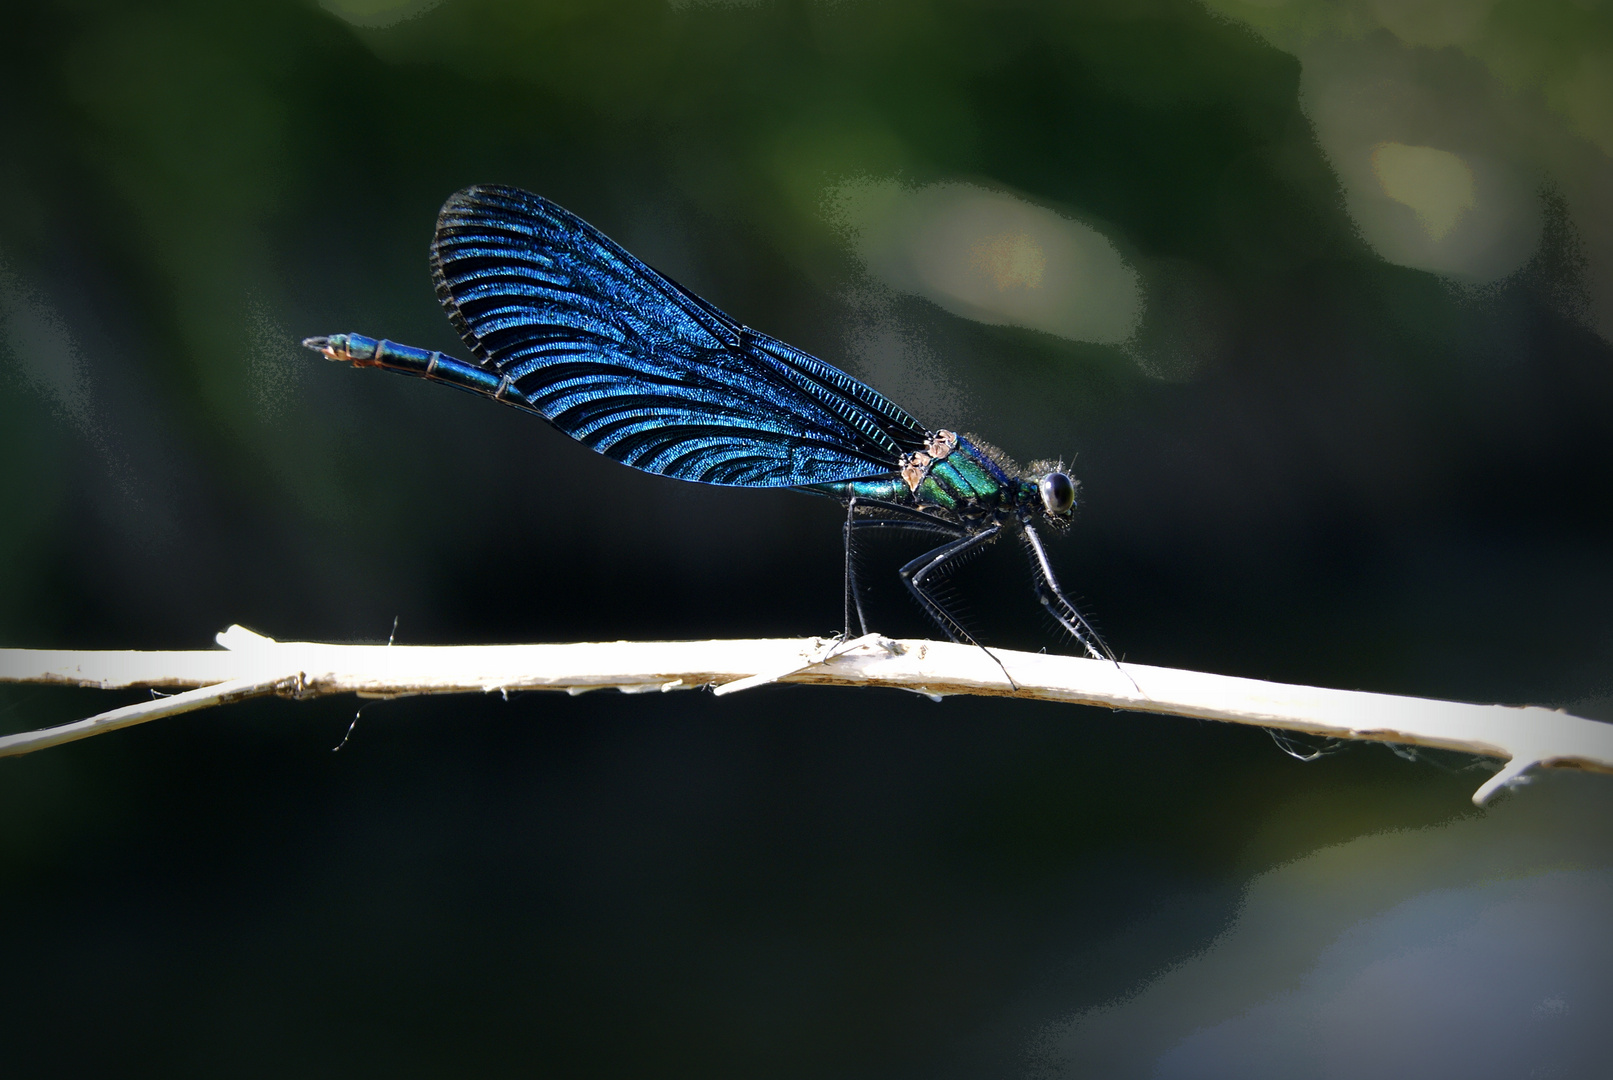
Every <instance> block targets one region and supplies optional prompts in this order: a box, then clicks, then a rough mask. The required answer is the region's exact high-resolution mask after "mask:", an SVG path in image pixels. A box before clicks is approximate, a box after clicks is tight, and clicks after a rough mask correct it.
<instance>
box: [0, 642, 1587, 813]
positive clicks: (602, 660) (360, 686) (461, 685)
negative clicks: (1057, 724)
mask: <svg viewBox="0 0 1613 1080" xmlns="http://www.w3.org/2000/svg"><path fill="white" fill-rule="evenodd" d="M218 643H219V644H220V645H222V646H223V647H224V651H216V650H215V651H207V652H51V651H46V650H38V649H0V682H35V683H57V684H64V685H72V686H92V687H100V688H102V689H108V690H110V689H118V688H125V687H135V686H142V687H154V688H155V687H200V688H201V689H195V690H190V691H188V692H186V693H181V694H176V695H174V696H172V697H164V698H157V699H155V700H153V701H150V702H142V703H140V704H137V705H130V706H127V707H125V708H121V709H114V710H113V711H111V712H107V713H102V714H101V715H99V716H93V717H90V718H89V719H87V720H80V721H78V722H76V723H72V724H65V725H62V726H61V727H55V728H46V729H43V730H40V731H30V732H22V733H20V734H16V735H8V736H5V737H3V738H0V757H5V756H11V755H16V754H26V753H29V752H30V751H33V750H41V749H44V748H45V747H47V746H56V745H58V744H60V743H64V742H71V741H73V740H75V739H83V738H87V737H88V736H90V735H98V734H100V733H101V732H104V731H111V730H113V729H115V728H120V727H128V726H129V725H131V724H139V723H143V722H145V721H147V720H155V719H156V718H157V717H159V716H171V715H173V714H175V713H181V712H188V711H190V710H192V709H201V708H206V707H208V706H212V705H223V704H226V703H228V702H232V701H240V700H244V699H246V698H249V697H258V696H262V695H266V694H280V695H282V696H287V697H297V698H302V697H313V696H317V695H322V694H340V693H357V694H359V695H360V696H363V697H403V696H408V695H412V694H456V693H471V692H476V693H493V692H504V693H508V692H510V691H519V690H565V691H567V692H569V693H572V694H580V693H584V692H586V691H589V690H600V689H607V688H614V689H616V690H620V691H622V692H624V693H644V692H648V691H657V692H661V691H667V690H689V689H696V688H699V687H704V686H714V687H715V693H716V694H718V695H723V694H729V693H733V692H735V691H739V690H744V689H749V688H751V687H754V686H760V685H763V684H766V683H770V682H788V683H812V684H817V685H825V686H892V687H899V688H902V689H905V690H912V691H916V692H918V693H921V694H927V695H929V696H931V697H934V698H937V699H939V698H941V697H944V696H947V695H951V694H992V695H997V696H1002V697H1019V698H1035V699H1038V700H1042V701H1063V702H1072V703H1076V704H1082V705H1099V706H1104V707H1106V708H1112V709H1129V710H1135V711H1139V712H1151V713H1163V714H1166V715H1172V716H1192V717H1199V718H1201V719H1205V720H1225V721H1229V722H1231V723H1236V724H1253V725H1256V726H1259V727H1264V728H1278V729H1281V730H1284V731H1299V732H1306V733H1308V734H1313V735H1323V736H1329V737H1331V738H1336V739H1365V740H1370V741H1373V742H1385V743H1402V744H1406V745H1411V746H1427V747H1434V748H1438V749H1442V750H1457V751H1461V752H1464V753H1469V754H1479V755H1482V756H1485V757H1492V758H1499V759H1501V760H1502V761H1504V762H1506V764H1505V765H1504V766H1503V767H1502V769H1501V771H1500V772H1498V773H1496V774H1495V776H1493V777H1491V778H1490V780H1489V781H1487V782H1486V783H1485V784H1484V785H1483V786H1482V787H1480V788H1479V790H1478V791H1477V792H1475V793H1474V795H1473V801H1474V802H1475V803H1477V804H1478V805H1480V806H1482V805H1484V804H1485V803H1486V802H1487V801H1489V799H1490V798H1491V797H1492V796H1493V795H1495V794H1496V793H1497V792H1498V791H1500V790H1501V789H1503V788H1504V787H1507V786H1509V785H1511V784H1515V783H1521V782H1524V776H1523V774H1524V773H1525V772H1526V771H1527V770H1529V769H1531V768H1534V767H1536V766H1540V767H1546V768H1578V769H1590V770H1594V771H1597V772H1610V773H1613V724H1603V723H1599V722H1597V721H1595V720H1585V719H1581V718H1580V717H1577V716H1569V715H1567V714H1565V713H1562V712H1558V711H1553V710H1550V709H1543V708H1537V707H1533V706H1528V707H1512V706H1504V705H1468V704H1463V703H1460V702H1454V701H1434V700H1430V699H1427V698H1412V697H1399V696H1396V695H1391V694H1368V693H1362V692H1360V691H1352V690H1324V689H1319V688H1317V687H1311V686H1293V685H1288V684H1285V683H1271V682H1262V681H1260V680H1258V679H1238V678H1232V677H1229V676H1225V675H1207V674H1203V673H1200V672H1193V671H1179V670H1175V669H1172V668H1157V667H1148V666H1146V665H1143V664H1124V665H1121V664H1113V663H1110V662H1108V661H1104V660H1088V659H1085V658H1082V657H1074V656H1049V655H1046V654H1042V653H1023V652H1011V651H1008V650H1003V649H993V650H992V651H991V654H990V655H989V656H988V655H987V654H986V653H985V652H984V651H983V650H981V649H977V648H973V647H970V646H965V645H954V644H951V643H947V642H936V641H892V640H889V639H887V638H882V637H880V636H879V635H877V634H868V635H866V636H864V637H861V638H857V639H855V640H853V641H848V642H837V641H831V640H825V639H822V638H801V639H794V638H786V639H771V640H767V639H764V640H752V641H668V642H630V641H617V642H609V643H603V644H574V645H474V646H448V647H437V646H421V645H321V644H314V643H310V642H279V641H275V640H274V639H272V638H266V637H263V636H261V635H259V634H254V633H253V632H252V631H250V630H246V629H244V628H242V627H239V626H232V627H230V628H229V629H228V630H226V631H224V632H223V633H221V634H219V635H218ZM1005 674H1006V676H1011V677H1012V682H1010V681H1009V679H1008V678H1007V677H1005Z"/></svg>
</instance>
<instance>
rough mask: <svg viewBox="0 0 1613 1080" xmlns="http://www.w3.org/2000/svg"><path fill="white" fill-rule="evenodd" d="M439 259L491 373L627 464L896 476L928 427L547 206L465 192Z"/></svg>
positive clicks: (820, 479) (700, 474) (729, 478)
mask: <svg viewBox="0 0 1613 1080" xmlns="http://www.w3.org/2000/svg"><path fill="white" fill-rule="evenodd" d="M431 262H432V272H433V275H434V277H435V279H436V282H437V296H438V298H439V299H440V300H441V301H442V303H443V306H444V307H445V308H446V309H447V311H448V315H449V317H450V318H451V319H452V320H453V322H454V325H455V327H456V328H457V329H458V330H459V333H460V335H461V336H462V337H463V338H464V339H465V343H466V344H467V345H469V346H470V348H471V349H472V350H473V351H474V352H475V353H476V355H477V356H478V357H480V358H481V360H482V362H483V363H484V364H486V365H488V366H489V367H491V368H493V369H495V370H497V371H498V372H499V373H501V374H503V375H505V376H507V377H508V378H509V379H510V380H511V389H512V390H513V391H514V393H516V394H517V395H519V396H520V397H522V398H524V399H525V400H526V401H527V402H528V403H529V404H530V405H531V406H532V407H533V408H534V409H536V410H537V411H538V412H540V413H542V414H543V416H544V417H546V418H547V419H548V420H549V422H550V423H552V424H554V425H555V426H556V427H558V428H559V429H560V430H561V431H564V432H565V433H566V434H568V435H570V436H571V437H572V438H574V439H576V440H578V441H579V442H581V443H584V444H585V445H587V446H590V447H592V448H593V449H595V450H598V451H599V452H600V453H602V454H605V455H607V456H609V457H611V458H614V459H615V460H617V461H620V462H622V463H623V464H625V465H631V466H633V467H634V468H636V469H643V470H644V471H646V472H652V473H659V474H661V475H664V476H675V477H678V478H680V479H683V480H696V481H699V482H701V483H707V484H732V485H743V486H750V487H790V486H798V485H806V484H823V483H830V482H833V481H837V480H849V479H855V478H858V477H866V476H872V475H879V474H883V473H888V472H890V471H892V470H893V469H895V467H896V460H897V458H898V457H899V456H900V455H901V454H902V453H904V452H907V451H911V450H916V449H919V448H921V447H922V446H923V445H924V437H925V434H926V432H925V429H924V426H923V425H922V424H920V423H919V422H918V421H917V420H915V419H913V417H911V416H909V415H908V414H907V413H906V412H904V411H903V410H901V409H899V408H897V407H896V406H895V405H893V404H892V403H891V402H889V401H887V400H886V399H885V398H884V397H882V396H880V395H879V394H878V393H876V392H874V391H873V390H872V389H870V388H869V387H867V386H864V385H863V384H862V383H860V382H858V381H857V380H856V379H853V378H852V377H851V376H849V375H847V374H846V373H845V372H843V371H839V370H837V369H836V368H833V367H831V366H829V365H828V364H825V363H823V362H822V361H821V360H817V359H815V358H814V357H811V356H809V355H807V354H806V353H804V352H801V351H800V350H799V349H795V348H792V347H791V346H789V345H786V344H785V343H784V342H782V341H779V340H777V339H775V338H771V337H768V336H767V335H765V334H758V333H756V332H755V331H753V330H749V329H746V328H744V327H742V326H740V325H739V324H738V323H736V322H734V321H733V320H732V319H730V318H729V317H728V316H726V315H724V314H723V313H722V312H720V311H718V310H717V309H716V308H714V307H712V306H711V305H710V304H708V303H706V302H705V301H704V300H701V299H700V298H699V297H697V296H695V295H694V294H693V293H691V292H689V291H688V290H686V289H684V288H683V287H682V286H680V285H678V284H677V283H676V282H673V281H671V280H669V279H667V278H665V277H663V276H661V275H660V274H658V273H657V272H656V271H654V270H652V269H650V268H649V267H648V266H645V265H644V264H643V263H641V262H639V260H637V259H635V258H634V257H633V256H632V255H629V254H628V253H627V252H626V251H623V250H622V249H621V248H620V247H618V246H617V245H616V244H615V243H613V242H612V241H611V240H610V239H608V238H607V237H606V236H604V235H603V234H602V233H600V232H599V231H598V230H597V229H595V228H594V227H593V226H591V225H589V224H588V223H587V222H585V221H583V220H582V219H581V218H578V217H577V216H576V215H574V214H572V213H570V212H569V211H567V210H564V209H562V208H561V207H559V206H556V205H555V204H554V203H552V202H550V201H549V200H547V199H545V198H543V197H542V196H540V195H533V194H531V193H529V192H525V191H521V190H519V189H516V188H509V187H495V186H483V187H473V188H467V189H466V190H464V191H461V192H459V193H458V194H456V195H454V196H453V197H451V198H450V199H449V200H448V202H447V203H446V204H444V206H443V208H442V213H441V214H440V215H439V216H438V219H437V236H436V239H435V240H434V241H433V243H432V259H431Z"/></svg>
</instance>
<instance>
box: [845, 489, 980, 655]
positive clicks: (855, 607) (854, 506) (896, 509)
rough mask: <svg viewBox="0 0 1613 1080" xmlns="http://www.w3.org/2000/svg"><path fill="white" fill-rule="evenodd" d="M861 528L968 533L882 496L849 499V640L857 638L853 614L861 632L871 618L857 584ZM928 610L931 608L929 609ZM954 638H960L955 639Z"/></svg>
mask: <svg viewBox="0 0 1613 1080" xmlns="http://www.w3.org/2000/svg"><path fill="white" fill-rule="evenodd" d="M858 510H868V511H873V512H876V513H878V512H883V513H886V514H889V515H891V516H889V517H863V518H859V517H858V516H857V511H858ZM858 529H905V530H907V531H909V532H928V533H936V534H939V535H941V536H950V537H953V538H957V537H961V536H963V535H965V530H964V529H963V528H962V527H961V526H959V525H955V524H953V523H952V522H950V521H946V520H944V519H942V518H938V517H934V516H932V515H930V514H927V513H925V512H924V511H922V510H918V509H915V508H913V507H911V506H903V505H901V504H900V503H893V502H885V501H884V500H882V499H865V498H860V497H853V498H850V499H847V500H846V524H845V528H844V530H843V531H844V535H845V543H846V604H845V616H846V640H848V641H849V640H850V639H851V638H852V637H853V634H852V632H851V617H852V615H853V614H855V615H856V616H857V633H858V635H861V634H866V633H868V620H867V619H866V618H865V617H864V616H863V600H862V590H861V589H860V588H859V587H858V585H857V560H856V557H855V552H854V551H853V537H854V535H855V531H856V530H858ZM925 610H926V611H928V608H926V609H925ZM953 640H954V641H956V640H957V639H956V638H954V639H953Z"/></svg>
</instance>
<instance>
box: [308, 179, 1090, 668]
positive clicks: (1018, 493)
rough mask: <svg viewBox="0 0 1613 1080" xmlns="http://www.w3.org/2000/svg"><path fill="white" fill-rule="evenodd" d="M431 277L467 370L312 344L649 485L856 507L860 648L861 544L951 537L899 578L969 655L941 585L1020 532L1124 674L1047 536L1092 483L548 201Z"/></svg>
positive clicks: (509, 192) (850, 513)
mask: <svg viewBox="0 0 1613 1080" xmlns="http://www.w3.org/2000/svg"><path fill="white" fill-rule="evenodd" d="M431 271H432V276H433V278H434V279H435V281H436V285H437V297H438V299H439V300H441V301H442V305H443V307H444V308H445V309H446V310H447V312H448V317H449V319H451V320H452V321H453V324H454V327H455V329H457V330H458V331H459V334H460V336H461V337H462V338H463V339H464V341H465V344H466V345H467V346H468V347H469V348H470V350H471V352H472V353H474V354H475V356H476V358H477V360H476V362H475V363H467V362H465V361H463V360H457V359H455V358H453V357H451V356H447V355H444V354H443V353H440V352H435V351H432V350H429V349H417V348H414V347H412V346H408V345H399V344H397V343H395V342H392V341H386V340H377V339H375V338H370V337H365V336H364V335H362V334H332V335H330V336H329V337H312V338H308V339H307V340H306V341H304V342H303V344H304V345H307V346H308V347H309V348H311V349H317V350H318V351H319V352H321V353H324V354H325V355H326V356H327V357H329V358H330V359H332V360H340V361H346V362H350V363H352V364H354V365H355V366H358V367H380V368H386V369H387V370H389V371H398V372H402V373H404V374H406V375H417V376H423V377H425V378H428V379H433V380H435V381H437V382H442V383H447V384H448V385H450V386H455V387H458V388H459V389H461V390H469V391H471V392H472V393H475V394H480V395H482V396H483V397H488V398H492V399H493V400H494V401H501V402H503V403H505V404H506V405H512V406H514V407H516V408H518V409H524V410H526V411H527V412H533V413H536V414H538V415H539V416H541V417H543V418H544V419H545V420H547V421H548V422H549V423H551V424H553V425H554V426H555V427H557V428H559V429H560V430H561V431H563V432H565V433H566V434H567V435H569V436H571V437H572V438H573V439H576V440H577V441H578V442H580V443H582V444H583V445H585V446H588V447H590V448H591V449H594V450H597V451H598V452H600V453H601V454H604V455H606V456H607V457H610V458H612V459H614V460H616V461H619V462H621V463H622V464H624V465H631V466H632V467H633V468H635V469H642V470H643V471H645V472H651V473H658V474H660V475H662V476H671V477H675V478H677V479H679V480H692V481H694V482H696V483H701V484H721V485H728V486H735V487H791V488H798V489H800V490H802V491H808V492H812V493H814V494H818V495H827V496H830V497H831V498H835V499H838V500H840V501H841V502H843V503H844V504H845V507H846V520H845V526H844V538H845V552H846V570H845V630H846V635H847V637H850V636H851V635H852V626H853V619H855V625H856V626H857V627H858V628H859V631H860V632H866V630H867V627H866V624H865V621H864V618H863V610H862V597H861V594H860V591H859V589H858V587H857V572H856V561H855V559H854V558H853V540H854V538H855V537H856V536H857V534H858V533H859V532H862V531H864V530H867V529H903V530H910V531H917V532H923V533H929V534H931V535H933V536H938V537H942V538H943V542H942V543H941V544H940V546H938V547H936V548H934V549H933V550H931V551H928V552H926V553H925V554H923V555H920V556H919V557H918V558H916V559H913V560H912V561H911V562H909V563H907V564H906V565H904V566H903V567H902V568H901V571H900V574H901V578H902V581H903V582H904V583H905V584H906V586H907V589H908V591H909V592H911V593H912V595H913V597H914V598H915V599H917V600H918V602H919V605H920V606H921V607H922V608H923V609H924V611H925V612H926V613H927V614H928V615H929V616H930V618H932V619H933V620H934V621H935V623H936V624H937V625H938V626H940V628H941V629H942V630H943V631H945V632H946V634H947V635H948V636H949V637H951V638H952V639H953V640H954V641H959V640H961V641H967V642H969V643H970V644H974V645H978V644H979V642H977V641H975V639H974V637H973V636H971V635H970V633H969V632H968V630H966V629H965V628H964V627H963V626H962V624H961V623H960V622H959V621H958V619H957V618H955V617H954V616H953V614H952V613H951V612H950V611H949V610H948V609H947V608H946V606H945V605H944V604H943V603H942V602H941V600H940V599H938V597H937V594H936V591H935V586H936V585H937V584H938V583H939V581H940V580H941V579H942V578H943V577H945V576H946V574H947V573H948V571H949V570H950V569H951V568H952V567H954V566H956V565H957V563H958V562H959V560H961V559H963V558H964V557H965V556H967V555H969V554H970V553H971V552H974V551H977V550H979V549H980V548H982V547H984V546H985V545H987V544H990V543H991V542H992V541H994V540H996V539H997V538H998V537H999V536H1001V535H1002V534H1003V532H1004V531H1005V530H1010V531H1013V532H1015V533H1017V534H1018V536H1019V537H1020V539H1021V541H1022V543H1023V544H1024V547H1025V551H1026V554H1027V556H1028V557H1029V559H1030V565H1031V578H1032V581H1033V584H1034V586H1035V591H1036V595H1037V597H1038V598H1039V599H1040V600H1041V603H1042V605H1043V607H1044V608H1046V609H1047V611H1048V612H1049V613H1050V614H1052V616H1053V618H1054V619H1056V620H1058V622H1059V624H1060V625H1062V626H1063V627H1064V629H1066V630H1068V631H1069V632H1070V634H1072V635H1073V636H1074V637H1075V639H1076V641H1078V642H1080V644H1081V646H1082V648H1083V649H1085V650H1086V652H1087V654H1088V655H1090V656H1093V657H1096V658H1107V659H1110V660H1113V659H1114V654H1113V653H1111V652H1110V651H1109V649H1108V647H1107V646H1105V645H1104V644H1103V642H1102V640H1101V639H1100V638H1099V637H1098V635H1097V634H1096V633H1095V632H1094V631H1093V629H1092V627H1091V626H1090V625H1089V624H1088V623H1087V620H1086V619H1085V618H1083V617H1082V615H1081V613H1080V612H1079V611H1077V610H1076V608H1075V605H1074V604H1072V603H1070V601H1069V600H1068V599H1066V598H1065V596H1064V593H1063V591H1062V590H1061V589H1060V588H1059V585H1058V581H1057V580H1056V579H1055V578H1054V576H1053V568H1052V565H1051V563H1049V561H1048V558H1047V550H1046V548H1045V547H1044V546H1043V544H1042V538H1041V535H1040V534H1039V533H1038V532H1037V529H1036V526H1037V525H1038V524H1046V525H1048V526H1050V527H1052V528H1054V529H1058V530H1063V529H1066V528H1068V527H1069V524H1070V520H1071V517H1072V515H1073V512H1074V510H1075V489H1076V484H1075V482H1074V481H1073V480H1072V479H1071V478H1070V476H1069V475H1068V473H1066V472H1065V471H1064V468H1063V466H1062V465H1060V464H1055V463H1052V462H1039V463H1036V464H1033V465H1032V466H1031V468H1030V470H1029V472H1028V473H1027V474H1023V475H1022V474H1021V472H1020V470H1019V469H1018V467H1017V466H1015V465H1014V464H1013V462H1011V461H1010V460H1009V459H1008V458H1007V457H1006V456H1005V455H1003V454H1002V453H1000V452H999V451H997V450H995V449H993V448H991V447H990V446H987V445H986V444H984V443H982V442H979V441H978V440H975V439H972V438H970V437H968V436H966V435H960V434H958V433H956V432H954V431H950V430H947V429H945V428H935V429H931V428H928V427H925V426H924V425H923V424H921V423H919V422H918V421H917V420H915V419H914V418H913V417H912V416H910V415H908V413H907V412H905V411H904V410H902V409H900V408H898V407H897V406H896V405H894V404H892V403H891V402H890V401H888V400H886V399H885V398H884V397H883V396H882V395H880V394H879V393H877V392H876V391H874V390H873V389H871V388H869V387H867V386H865V385H863V384H862V383H861V382H858V381H857V380H856V379H853V378H852V377H851V376H849V375H847V374H846V373H845V372H843V371H840V370H839V369H837V368H834V367H831V366H830V365H828V364H825V363H824V362H823V361H821V360H819V359H817V358H815V357H813V356H809V355H807V354H806V353H804V352H802V351H801V350H799V349H796V348H793V347H791V346H789V345H786V344H785V343H784V342H782V341H779V340H778V339H777V338H772V337H769V336H768V335H766V334H763V333H759V332H757V331H755V330H752V329H750V328H749V327H746V326H741V325H740V324H739V323H737V322H735V321H734V320H733V319H731V318H729V317H728V316H727V315H725V314H723V313H722V312H721V311H718V310H717V309H716V308H715V307H713V306H712V305H710V304H708V303H706V301H704V300H702V299H700V298H699V297H698V296H696V295H694V294H693V293H691V292H689V291H688V290H687V289H685V288H683V287H682V286H681V285H679V284H677V283H676V282H675V281H672V280H671V279H670V278H667V277H665V276H663V275H662V274H659V273H657V272H656V271H654V270H652V269H650V268H649V267H648V266H646V265H644V264H643V263H642V262H640V261H639V260H638V259H636V258H634V257H633V256H632V255H629V254H628V253H627V252H626V251H624V250H622V248H620V247H618V246H617V245H616V244H615V243H613V242H612V241H611V240H610V239H609V238H607V237H606V236H605V235H604V234H602V233H601V232H599V230H597V229H595V228H594V227H593V226H591V225H589V224H588V223H587V222H585V221H583V220H582V219H581V218H579V217H577V216H576V215H574V214H572V213H570V212H569V211H567V210H564V209H562V208H561V207H559V206H556V205H555V204H554V203H552V202H550V201H549V200H548V199H545V198H543V197H542V196H541V195H533V194H531V193H530V192H526V191H521V190H519V189H516V188H511V187H499V186H479V187H472V188H467V189H466V190H464V191H461V192H459V193H458V194H456V195H454V196H453V197H451V198H450V199H449V200H448V202H447V203H446V204H444V206H443V208H442V213H441V214H440V215H439V216H438V218H437V235H436V237H435V239H434V240H433V241H432V245H431Z"/></svg>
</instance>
